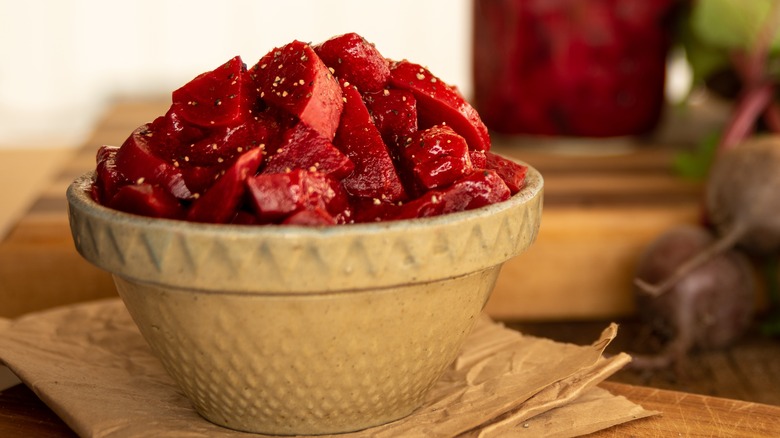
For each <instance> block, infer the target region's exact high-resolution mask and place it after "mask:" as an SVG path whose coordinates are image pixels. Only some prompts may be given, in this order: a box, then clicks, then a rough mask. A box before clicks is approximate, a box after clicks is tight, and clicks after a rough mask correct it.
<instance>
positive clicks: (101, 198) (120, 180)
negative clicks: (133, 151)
mask: <svg viewBox="0 0 780 438" xmlns="http://www.w3.org/2000/svg"><path fill="white" fill-rule="evenodd" d="M118 150H119V148H118V147H116V146H107V145H103V146H101V147H100V148H99V149H98V152H97V157H96V161H97V166H96V168H95V184H94V188H95V192H94V196H93V197H94V198H95V201H97V202H99V203H101V204H105V203H107V202H108V200H109V199H111V198H112V197H113V196H114V194H116V191H117V190H119V187H120V186H122V185H123V184H126V183H127V182H129V181H127V179H125V178H124V177H123V176H122V174H121V173H119V170H118V169H117V168H116V153H117V151H118Z"/></svg>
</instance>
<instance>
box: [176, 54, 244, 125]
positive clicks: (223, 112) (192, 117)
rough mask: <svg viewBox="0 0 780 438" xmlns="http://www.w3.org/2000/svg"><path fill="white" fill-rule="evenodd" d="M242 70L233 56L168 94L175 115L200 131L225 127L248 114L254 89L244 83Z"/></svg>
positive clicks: (240, 63) (239, 60)
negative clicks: (196, 126) (170, 94)
mask: <svg viewBox="0 0 780 438" xmlns="http://www.w3.org/2000/svg"><path fill="white" fill-rule="evenodd" d="M245 72H246V66H245V65H244V63H243V61H241V57H239V56H236V57H234V58H232V59H231V60H229V61H228V62H226V63H225V64H223V65H221V66H219V67H217V68H216V69H214V70H212V71H209V72H206V73H202V74H200V75H198V76H197V77H195V79H193V80H191V81H190V82H188V83H187V84H185V85H184V86H183V87H181V88H179V89H178V90H175V91H174V92H173V94H172V98H173V104H172V105H171V106H172V108H174V110H175V112H176V113H178V114H179V115H180V116H181V117H182V118H183V119H184V120H186V121H187V122H189V123H192V124H195V125H198V126H203V127H208V128H210V127H217V126H226V125H229V124H233V123H236V122H237V121H238V120H240V119H241V117H243V116H245V115H246V114H248V109H249V108H248V107H249V106H250V105H251V103H252V102H251V98H248V94H247V93H249V94H254V91H253V90H254V88H253V87H252V86H251V85H250V84H249V83H248V82H246V81H245V78H244V74H245Z"/></svg>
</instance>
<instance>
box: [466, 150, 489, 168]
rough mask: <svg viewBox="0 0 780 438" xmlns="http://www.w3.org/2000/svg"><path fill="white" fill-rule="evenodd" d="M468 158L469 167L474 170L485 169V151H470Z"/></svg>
mask: <svg viewBox="0 0 780 438" xmlns="http://www.w3.org/2000/svg"><path fill="white" fill-rule="evenodd" d="M469 158H471V165H472V166H474V168H475V169H485V168H486V167H487V151H477V150H474V149H470V150H469Z"/></svg>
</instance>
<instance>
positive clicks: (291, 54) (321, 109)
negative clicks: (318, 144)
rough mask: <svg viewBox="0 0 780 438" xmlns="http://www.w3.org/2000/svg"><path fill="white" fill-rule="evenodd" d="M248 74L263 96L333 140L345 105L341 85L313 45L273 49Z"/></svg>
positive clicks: (271, 103) (298, 44) (269, 102)
mask: <svg viewBox="0 0 780 438" xmlns="http://www.w3.org/2000/svg"><path fill="white" fill-rule="evenodd" d="M249 73H250V76H251V77H252V78H253V80H254V83H255V86H256V87H257V89H258V90H259V93H260V98H261V99H263V100H264V101H265V102H267V103H268V104H269V105H271V106H276V107H278V108H281V109H284V110H285V111H288V112H290V113H291V114H293V115H294V116H296V117H298V119H300V120H301V121H302V122H303V123H305V124H307V125H309V126H311V127H312V128H314V130H315V131H317V132H319V133H320V135H322V136H323V137H325V138H326V139H328V140H332V139H333V136H334V135H335V134H336V128H337V127H338V125H339V117H340V116H341V110H342V107H343V105H344V103H343V101H342V96H341V87H339V84H338V82H337V81H336V79H335V78H334V77H333V74H332V73H331V72H330V70H328V67H327V66H326V65H325V64H324V63H323V62H322V60H321V59H320V58H319V56H317V54H316V53H315V52H314V50H313V49H312V48H311V46H309V45H308V44H306V43H302V42H300V41H293V42H291V43H290V44H287V45H285V46H283V47H281V48H276V49H273V50H272V51H270V52H269V53H268V54H266V55H265V56H263V57H262V58H261V59H260V61H258V62H257V64H256V65H255V66H254V67H252V68H251V69H250V72H249Z"/></svg>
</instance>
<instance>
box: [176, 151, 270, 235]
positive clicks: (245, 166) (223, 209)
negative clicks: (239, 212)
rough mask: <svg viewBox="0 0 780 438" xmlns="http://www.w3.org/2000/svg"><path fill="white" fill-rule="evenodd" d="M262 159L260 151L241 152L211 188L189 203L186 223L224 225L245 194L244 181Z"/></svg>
mask: <svg viewBox="0 0 780 438" xmlns="http://www.w3.org/2000/svg"><path fill="white" fill-rule="evenodd" d="M262 159H263V150H262V149H260V148H255V149H251V150H250V151H248V152H244V153H243V154H242V155H241V156H240V157H238V159H236V161H235V163H233V165H232V166H230V168H229V169H228V170H227V171H226V172H225V174H224V175H222V176H221V177H220V178H219V179H218V180H217V182H216V183H214V185H213V186H211V188H210V189H209V190H208V191H206V193H204V194H202V195H201V196H199V197H198V199H196V200H195V202H193V203H192V205H191V206H190V208H189V211H188V212H187V220H190V221H194V222H210V223H227V222H230V221H231V220H232V219H233V217H234V216H235V215H236V209H237V207H238V205H239V204H240V203H241V200H242V199H243V197H244V193H245V191H246V184H245V182H246V179H247V178H248V177H249V176H252V175H254V174H255V172H256V171H257V168H258V167H259V166H260V162H261V161H262Z"/></svg>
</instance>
